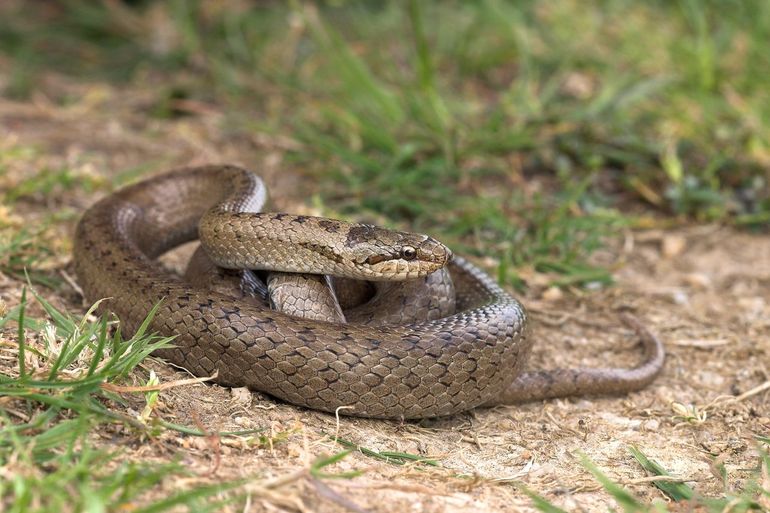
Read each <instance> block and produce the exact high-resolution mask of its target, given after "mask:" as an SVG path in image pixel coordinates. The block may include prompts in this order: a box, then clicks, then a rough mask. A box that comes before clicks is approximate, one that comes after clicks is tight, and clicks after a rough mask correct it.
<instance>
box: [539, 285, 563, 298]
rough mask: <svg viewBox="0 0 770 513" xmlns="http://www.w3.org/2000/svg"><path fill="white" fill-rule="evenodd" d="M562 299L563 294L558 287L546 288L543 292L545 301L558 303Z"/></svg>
mask: <svg viewBox="0 0 770 513" xmlns="http://www.w3.org/2000/svg"><path fill="white" fill-rule="evenodd" d="M563 297H564V292H562V291H561V289H560V288H559V287H548V288H547V289H546V290H545V292H543V299H545V300H546V301H558V300H559V299H561V298H563Z"/></svg>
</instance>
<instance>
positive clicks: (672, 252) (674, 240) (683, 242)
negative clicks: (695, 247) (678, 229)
mask: <svg viewBox="0 0 770 513" xmlns="http://www.w3.org/2000/svg"><path fill="white" fill-rule="evenodd" d="M686 247H687V239H685V238H684V237H682V236H680V235H666V236H665V237H663V241H662V243H661V252H662V253H663V256H664V257H666V258H673V257H675V256H679V255H681V254H682V253H683V252H684V249H685V248H686Z"/></svg>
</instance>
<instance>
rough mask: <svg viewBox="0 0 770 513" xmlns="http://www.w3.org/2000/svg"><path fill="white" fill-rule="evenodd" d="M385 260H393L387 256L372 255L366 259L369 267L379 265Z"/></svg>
mask: <svg viewBox="0 0 770 513" xmlns="http://www.w3.org/2000/svg"><path fill="white" fill-rule="evenodd" d="M385 260H392V258H391V257H389V256H385V255H372V256H370V257H368V258H367V259H366V263H367V264H369V265H374V264H379V263H380V262H384V261H385Z"/></svg>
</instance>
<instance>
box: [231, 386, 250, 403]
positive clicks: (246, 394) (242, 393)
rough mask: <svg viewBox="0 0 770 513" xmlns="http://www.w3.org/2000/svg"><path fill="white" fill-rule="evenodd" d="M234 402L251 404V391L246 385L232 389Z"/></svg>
mask: <svg viewBox="0 0 770 513" xmlns="http://www.w3.org/2000/svg"><path fill="white" fill-rule="evenodd" d="M231 393H232V396H233V402H234V403H237V404H242V405H244V406H248V405H249V404H251V392H250V391H249V389H248V388H246V387H240V388H233V389H232V391H231Z"/></svg>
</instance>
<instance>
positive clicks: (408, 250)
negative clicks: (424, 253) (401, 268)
mask: <svg viewBox="0 0 770 513" xmlns="http://www.w3.org/2000/svg"><path fill="white" fill-rule="evenodd" d="M416 256H417V250H415V249H414V248H413V247H412V246H404V247H403V248H401V258H403V259H404V260H414V258H415V257H416Z"/></svg>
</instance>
